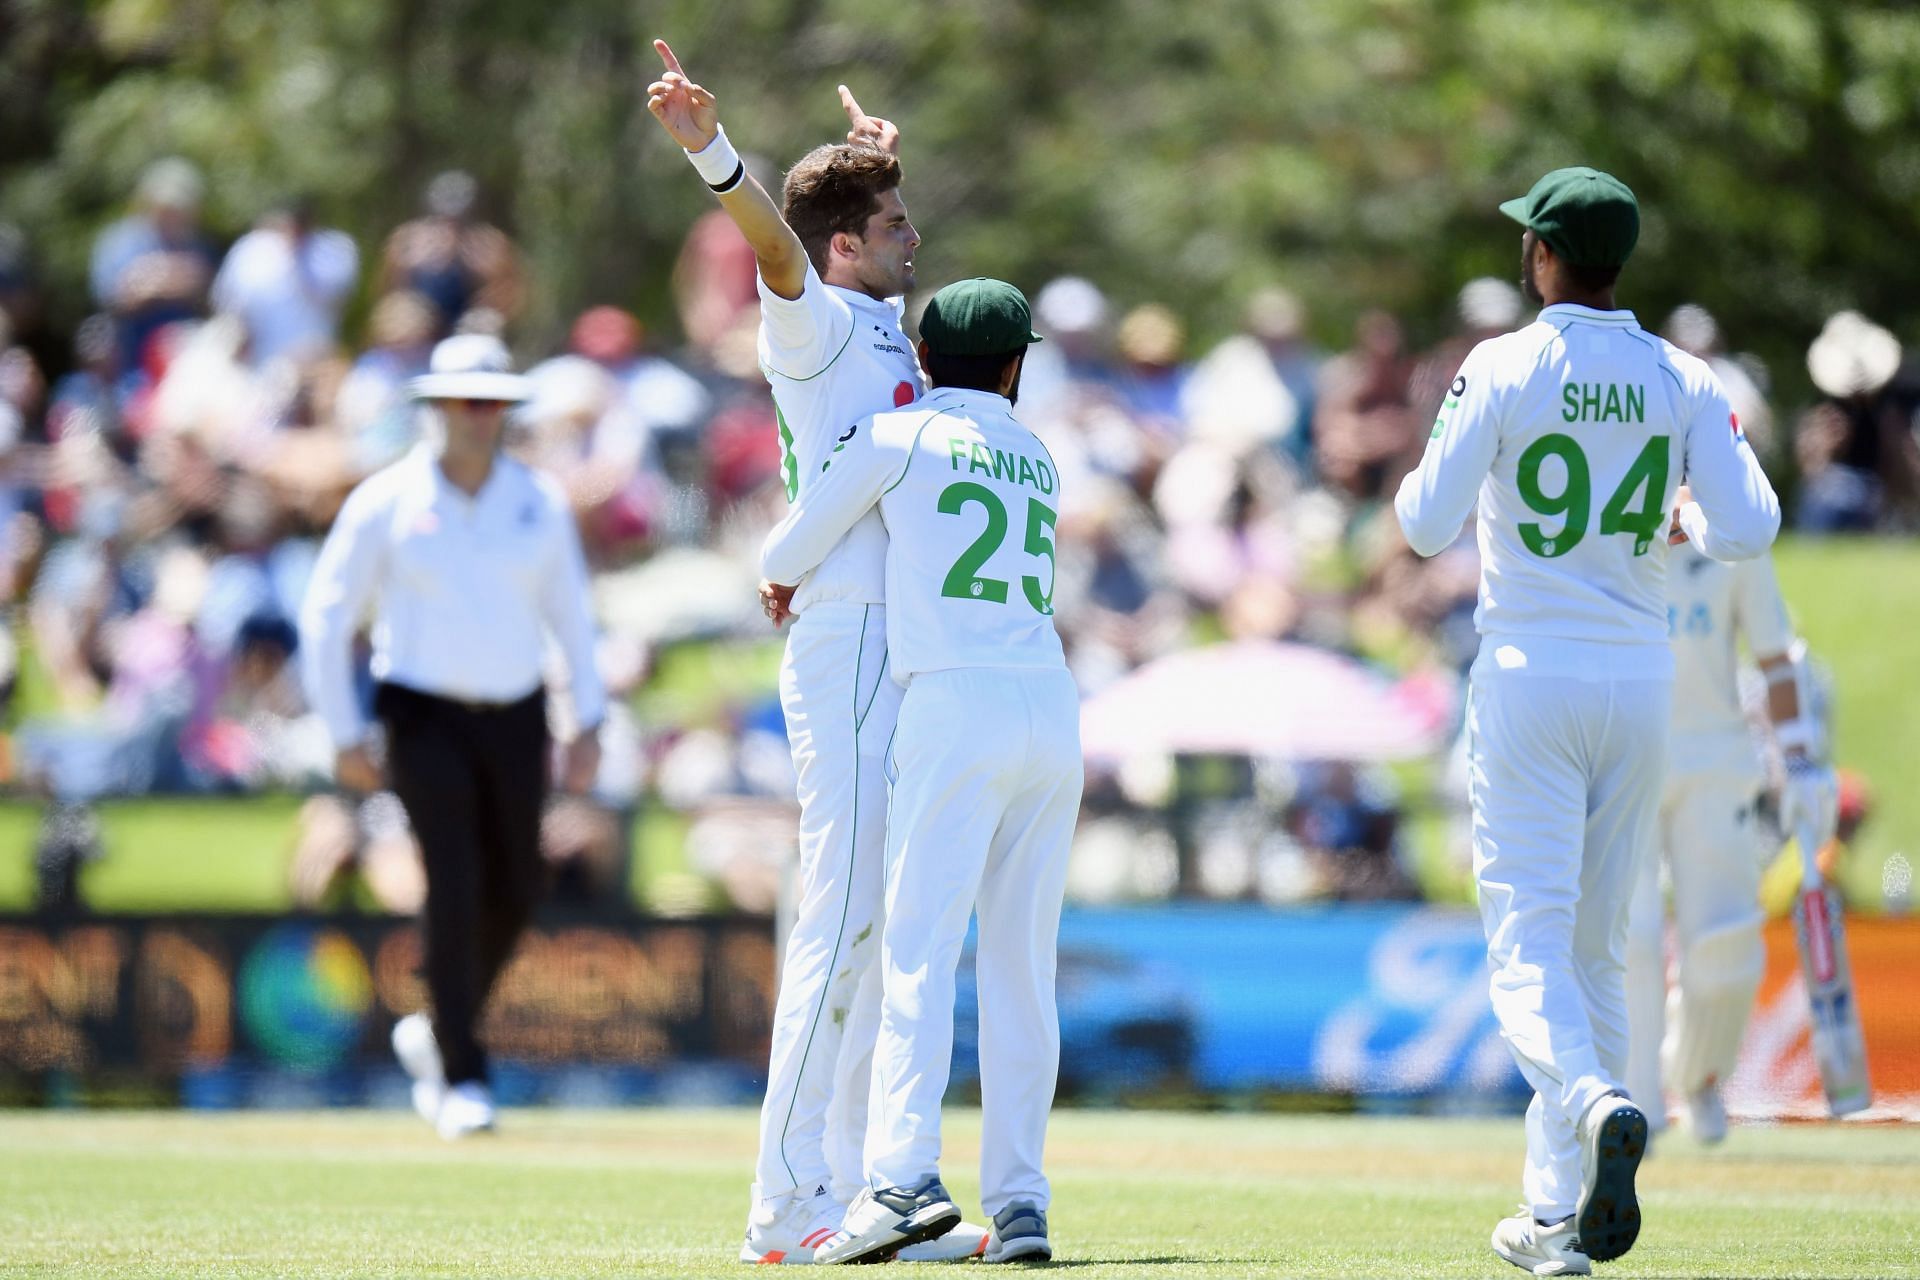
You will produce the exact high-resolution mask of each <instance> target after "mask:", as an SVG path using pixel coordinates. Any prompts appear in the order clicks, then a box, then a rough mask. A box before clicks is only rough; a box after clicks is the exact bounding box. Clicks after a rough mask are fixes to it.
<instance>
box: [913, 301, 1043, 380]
mask: <svg viewBox="0 0 1920 1280" xmlns="http://www.w3.org/2000/svg"><path fill="white" fill-rule="evenodd" d="M1039 341H1040V335H1039V334H1037V333H1035V332H1034V331H1033V308H1031V307H1029V306H1028V305H1027V296H1026V295H1025V294H1024V293H1021V292H1020V291H1019V290H1018V289H1016V288H1014V287H1013V286H1012V285H1010V284H1008V283H1007V282H1006V281H1004V280H991V279H988V278H986V277H984V276H982V277H978V278H975V279H972V280H956V281H955V282H954V283H952V284H950V285H948V286H947V287H946V288H944V289H942V290H940V292H938V293H936V294H934V295H933V297H932V298H931V299H930V300H929V301H928V303H927V308H926V310H925V311H923V312H922V313H921V315H920V367H921V368H923V369H925V370H926V371H927V382H928V384H929V385H930V386H935V387H969V388H972V389H973V390H976V391H992V392H994V393H996V394H998V395H1003V396H1005V397H1006V398H1007V400H1008V401H1009V402H1010V403H1013V404H1018V403H1019V401H1020V369H1021V365H1022V364H1023V363H1024V358H1025V356H1026V353H1027V347H1028V346H1029V345H1030V344H1032V343H1035V342H1039Z"/></svg>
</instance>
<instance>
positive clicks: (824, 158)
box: [781, 142, 900, 275]
mask: <svg viewBox="0 0 1920 1280" xmlns="http://www.w3.org/2000/svg"><path fill="white" fill-rule="evenodd" d="M899 185H900V159H899V157H898V156H895V155H892V154H890V153H888V152H885V151H882V150H880V149H879V148H878V147H857V146H849V145H848V144H846V143H844V142H843V143H836V144H833V145H831V146H825V147H815V148H814V149H813V150H811V151H809V152H807V154H805V155H804V156H801V157H800V160H799V163H797V164H795V165H794V166H793V168H791V169H789V170H787V183H786V187H785V189H784V191H783V193H782V196H781V214H782V215H783V216H784V217H785V218H786V220H787V225H788V226H789V227H792V228H793V234H794V235H796V236H798V237H800V244H801V247H802V248H804V249H805V250H806V251H807V257H808V258H810V259H812V260H813V269H814V270H815V271H817V272H819V273H820V274H821V275H825V274H826V273H827V245H828V244H829V243H831V242H832V240H833V238H834V236H836V235H838V234H839V233H840V232H842V231H844V232H846V233H847V234H849V235H855V236H857V235H861V234H863V233H864V232H865V231H866V229H867V219H868V218H871V217H872V216H873V215H874V212H875V210H877V209H878V208H879V207H880V197H881V196H882V195H884V194H886V193H887V192H889V191H891V190H893V189H894V188H895V187H897V186H899Z"/></svg>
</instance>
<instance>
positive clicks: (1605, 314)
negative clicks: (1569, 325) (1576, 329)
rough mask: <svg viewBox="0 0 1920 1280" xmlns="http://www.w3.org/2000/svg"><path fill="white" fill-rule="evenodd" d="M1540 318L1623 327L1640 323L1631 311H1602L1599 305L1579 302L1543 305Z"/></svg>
mask: <svg viewBox="0 0 1920 1280" xmlns="http://www.w3.org/2000/svg"><path fill="white" fill-rule="evenodd" d="M1540 318H1541V319H1542V320H1546V321H1549V322H1551V321H1554V320H1561V319H1565V320H1578V321H1580V323H1582V324H1613V325H1619V326H1621V327H1622V328H1625V327H1627V326H1629V325H1638V324H1639V323H1640V321H1639V320H1638V319H1637V318H1635V316H1634V314H1633V312H1631V311H1626V310H1619V311H1601V310H1600V309H1598V308H1597V307H1586V306H1582V305H1580V304H1579V303H1577V302H1556V303H1554V304H1553V305H1552V306H1550V307H1542V308H1541V310H1540Z"/></svg>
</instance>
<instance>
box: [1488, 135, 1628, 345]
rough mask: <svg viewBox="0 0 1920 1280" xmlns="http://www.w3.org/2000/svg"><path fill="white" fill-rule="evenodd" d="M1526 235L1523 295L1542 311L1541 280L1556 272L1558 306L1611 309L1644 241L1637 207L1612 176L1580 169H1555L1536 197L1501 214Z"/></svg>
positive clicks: (1544, 298)
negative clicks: (1635, 249) (1617, 287)
mask: <svg viewBox="0 0 1920 1280" xmlns="http://www.w3.org/2000/svg"><path fill="white" fill-rule="evenodd" d="M1500 212H1502V213H1504V214H1506V215H1507V216H1508V217H1509V218H1512V219H1513V220H1514V221H1515V222H1517V223H1519V224H1520V225H1521V226H1523V227H1525V228H1526V229H1527V230H1526V234H1525V235H1523V236H1522V237H1521V240H1520V243H1521V250H1520V287H1521V288H1523V289H1524V290H1526V294H1527V297H1528V299H1530V300H1531V301H1533V302H1534V303H1536V304H1541V305H1544V304H1545V303H1546V302H1547V296H1546V293H1545V290H1544V289H1543V285H1542V273H1545V272H1551V273H1552V276H1553V280H1552V284H1553V294H1554V298H1555V300H1556V301H1560V300H1564V301H1569V302H1584V303H1588V304H1590V305H1593V306H1596V307H1598V308H1599V309H1601V310H1603V311H1611V310H1612V309H1613V285H1614V282H1615V281H1616V280H1618V279H1619V278H1620V268H1622V267H1624V266H1626V265H1627V259H1628V258H1629V257H1631V256H1633V246H1634V245H1635V244H1637V243H1638V242H1639V240H1640V202H1639V201H1638V200H1637V199H1635V198H1634V194H1633V190H1632V188H1630V187H1628V186H1627V184H1626V183H1624V182H1622V181H1620V179H1618V178H1616V177H1614V176H1613V175H1612V174H1610V173H1602V172H1601V171H1600V170H1598V169H1589V168H1587V167H1586V166H1585V165H1576V166H1574V167H1573V168H1570V169H1555V170H1554V171H1553V172H1552V173H1549V174H1547V175H1546V176H1545V177H1543V178H1541V179H1540V181H1538V182H1536V183H1534V184H1533V190H1531V191H1529V192H1527V194H1525V195H1524V196H1521V197H1519V198H1518V199H1515V200H1508V201H1506V202H1505V203H1504V204H1502V205H1501V206H1500Z"/></svg>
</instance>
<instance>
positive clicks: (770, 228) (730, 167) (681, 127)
mask: <svg viewBox="0 0 1920 1280" xmlns="http://www.w3.org/2000/svg"><path fill="white" fill-rule="evenodd" d="M653 48H654V52H656V53H658V54H659V55H660V61H661V62H662V63H663V64H665V69H664V70H663V71H662V72H661V74H660V78H659V79H658V80H655V81H654V82H653V83H652V84H650V85H648V86H647V110H648V111H650V112H652V113H653V118H654V119H655V120H658V121H659V122H660V127H661V128H662V129H665V130H666V131H667V136H669V137H670V138H672V139H673V140H674V141H675V142H677V143H679V144H680V147H681V149H682V150H684V151H685V152H686V153H687V158H688V159H690V160H691V161H693V166H694V168H695V169H697V170H698V171H699V173H700V176H701V177H702V178H704V179H706V182H707V186H708V187H710V188H712V190H713V193H714V195H715V196H717V197H718V198H719V200H720V207H721V208H722V209H725V210H726V211H727V216H728V217H730V218H732V219H733V221H734V225H735V226H737V227H739V228H740V234H741V235H743V236H745V237H746V238H747V243H748V244H749V245H751V246H752V247H753V256H754V258H755V259H756V260H757V261H758V263H759V265H760V278H761V279H762V280H764V281H766V283H767V287H768V288H769V289H771V290H773V292H774V293H776V294H778V295H779V296H780V297H782V298H797V297H799V296H800V291H801V289H802V287H803V286H804V285H805V283H806V273H807V254H806V250H805V249H804V248H803V247H802V246H801V244H800V237H799V236H797V235H795V234H794V232H793V228H791V227H789V226H788V225H787V222H786V219H785V218H783V217H782V216H781V213H780V207H779V205H778V204H776V203H775V202H774V199H773V197H772V196H770V195H768V194H767V190H766V188H765V187H762V186H761V185H760V183H759V182H758V181H757V180H755V178H754V176H753V175H752V174H750V173H748V172H747V170H746V165H745V163H744V162H742V161H741V159H740V155H739V152H737V151H735V150H734V147H733V143H732V142H730V141H729V140H728V139H727V135H726V130H724V129H723V128H721V127H720V115H719V107H718V102H717V100H716V99H715V98H714V96H713V93H712V91H711V90H709V89H707V88H706V87H704V86H703V85H699V84H695V83H694V82H693V81H692V80H691V79H689V78H688V77H687V73H686V71H685V70H684V69H683V68H682V67H681V66H680V59H679V58H678V57H676V56H674V52H673V50H672V49H671V48H669V47H668V45H667V42H666V41H665V40H655V41H654V42H653ZM840 105H841V106H842V107H843V108H844V109H845V110H846V113H847V120H848V123H849V125H850V126H851V127H850V128H849V129H848V130H847V142H848V143H849V144H850V145H854V146H871V147H877V148H879V149H880V150H882V151H885V152H887V153H888V154H889V155H893V156H898V155H899V154H900V130H899V128H898V127H896V126H895V125H894V123H893V122H892V121H890V120H882V119H880V118H879V117H877V116H870V115H868V114H867V113H866V112H865V111H862V110H861V109H860V104H859V103H858V102H857V101H855V100H854V96H853V91H852V90H850V89H848V88H847V86H846V85H841V86H840Z"/></svg>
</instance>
